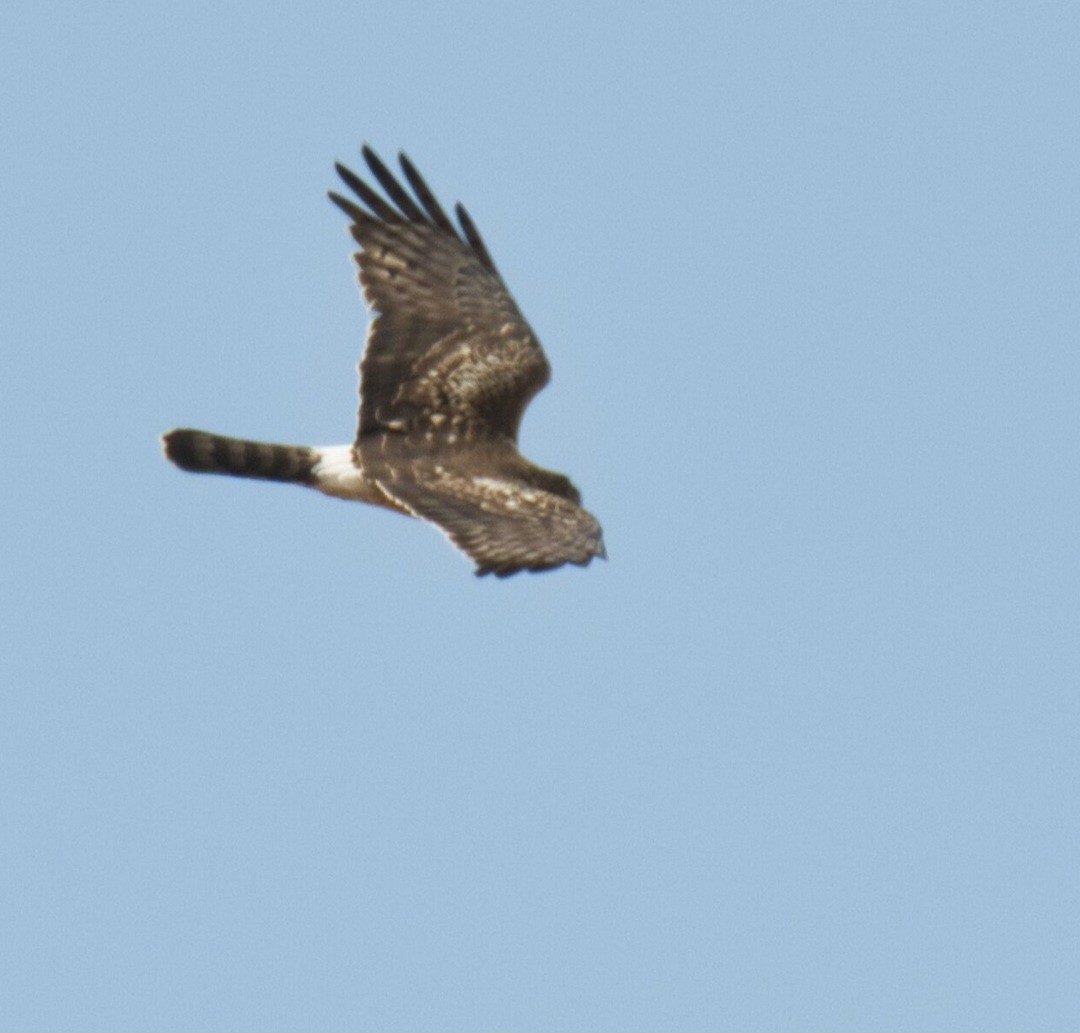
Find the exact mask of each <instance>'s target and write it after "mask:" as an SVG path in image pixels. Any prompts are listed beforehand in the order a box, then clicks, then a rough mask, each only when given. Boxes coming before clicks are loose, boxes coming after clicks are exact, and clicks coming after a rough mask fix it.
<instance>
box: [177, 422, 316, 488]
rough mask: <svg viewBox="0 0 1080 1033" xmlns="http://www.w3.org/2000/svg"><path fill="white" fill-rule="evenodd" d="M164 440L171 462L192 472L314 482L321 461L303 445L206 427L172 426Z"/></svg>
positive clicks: (312, 450)
mask: <svg viewBox="0 0 1080 1033" xmlns="http://www.w3.org/2000/svg"><path fill="white" fill-rule="evenodd" d="M161 443H162V445H163V446H164V448H165V457H166V458H167V459H168V460H169V461H170V462H173V463H175V464H176V465H177V466H179V467H180V469H181V470H191V471H192V472H193V473H222V474H228V475H229V476H231V477H257V478H259V479H261V480H265V481H290V482H293V483H296V484H312V483H313V481H314V477H313V473H312V471H313V470H314V469H315V464H316V463H317V462H318V461H319V453H318V452H317V451H316V450H315V449H313V448H306V447H305V446H303V445H267V444H264V443H263V442H261V441H241V440H240V439H239V438H226V437H223V436H222V435H220V434H208V433H207V432H206V431H204V430H187V429H183V430H170V431H169V432H168V433H167V434H165V435H163V436H162V438H161Z"/></svg>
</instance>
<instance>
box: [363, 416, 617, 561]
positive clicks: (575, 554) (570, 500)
mask: <svg viewBox="0 0 1080 1033" xmlns="http://www.w3.org/2000/svg"><path fill="white" fill-rule="evenodd" d="M382 445H383V447H382V448H381V449H379V450H378V451H379V452H382V453H384V456H383V458H384V460H385V461H384V462H379V461H378V460H376V461H375V462H374V463H373V464H372V465H373V467H374V469H373V470H372V471H371V472H372V473H373V474H374V475H375V477H376V478H377V480H378V481H379V483H380V485H381V486H382V487H383V488H384V490H385V491H386V492H387V493H388V494H390V495H391V496H392V497H393V498H394V499H395V501H397V502H400V503H401V504H402V505H404V506H405V507H406V508H407V509H408V510H409V511H410V512H412V513H413V514H414V515H415V516H418V517H420V518H421V519H423V520H427V521H429V522H431V523H433V524H435V525H437V526H438V527H439V528H441V529H442V530H443V531H444V532H445V534H446V535H447V537H449V539H450V540H451V541H452V542H453V543H454V544H455V545H456V546H457V547H458V548H459V549H461V550H462V551H463V552H465V553H466V554H467V555H468V556H470V557H471V558H472V559H473V560H474V561H475V563H476V573H477V574H495V575H496V576H497V577H506V576H507V575H509V574H515V573H517V572H518V571H520V570H550V569H551V568H553V567H561V566H562V565H563V564H564V563H576V564H578V565H580V566H584V565H585V564H587V563H588V562H589V561H590V560H591V559H592V558H593V557H594V556H605V555H606V553H605V552H604V541H603V536H602V533H601V530H600V525H599V524H598V523H597V521H596V518H595V517H593V515H592V514H591V513H589V512H587V511H586V510H584V509H582V508H581V507H580V506H579V505H578V504H577V499H578V494H577V491H576V489H575V488H574V487H573V485H571V484H570V482H569V481H568V480H567V479H566V478H565V477H563V476H562V475H560V474H553V473H551V472H549V471H546V470H540V469H539V468H537V467H534V466H532V464H531V463H528V462H527V461H525V460H523V459H522V458H521V457H520V456H519V455H518V454H517V451H516V450H515V449H514V448H513V446H512V445H510V444H500V445H488V444H482V445H480V446H478V447H476V448H470V447H469V446H463V447H457V448H454V449H447V450H445V451H443V452H441V453H434V454H430V453H424V452H420V451H418V450H416V449H413V448H410V447H409V446H408V444H407V443H406V442H404V441H402V439H401V438H400V436H399V435H387V436H385V437H384V439H383V442H382ZM399 451H400V454H398V455H395V454H394V453H397V452H399ZM387 453H388V454H387Z"/></svg>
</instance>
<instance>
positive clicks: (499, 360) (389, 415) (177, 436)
mask: <svg viewBox="0 0 1080 1033" xmlns="http://www.w3.org/2000/svg"><path fill="white" fill-rule="evenodd" d="M363 155H364V160H365V161H366V162H367V166H368V169H370V171H371V175H372V176H373V177H374V180H375V182H376V183H377V184H378V185H379V186H380V187H382V190H383V193H380V192H379V191H378V190H376V189H375V188H374V187H373V186H371V185H370V184H369V183H367V182H365V181H364V180H363V179H361V178H360V177H359V176H358V175H356V173H355V172H352V171H351V170H349V169H347V168H346V167H345V166H344V165H341V164H338V165H337V166H336V168H337V171H338V175H340V176H341V179H342V181H343V182H344V183H345V185H346V186H347V187H348V188H349V190H350V191H352V193H353V194H354V195H355V199H353V198H349V197H346V196H343V195H342V194H338V193H335V192H333V191H331V192H330V195H329V196H330V200H331V201H333V202H334V204H336V205H337V206H338V207H339V208H340V209H341V210H342V211H343V212H344V213H345V215H346V216H347V217H348V218H349V220H350V224H351V225H350V232H351V233H352V236H353V238H354V239H355V241H356V243H357V244H358V245H359V246H360V250H359V251H358V252H356V254H355V255H354V256H353V258H354V261H355V262H356V265H357V267H358V269H359V273H360V286H361V289H362V291H363V295H364V299H365V301H366V302H367V305H368V307H369V308H370V309H371V311H372V320H371V324H370V326H369V327H368V334H367V344H366V346H365V348H364V356H363V359H362V360H361V362H360V415H359V420H358V425H357V430H356V438H355V440H354V441H353V442H352V443H351V444H348V445H332V446H329V447H321V448H320V447H314V446H304V445H273V444H267V443H263V442H257V441H244V440H241V439H238V438H230V437H224V436H222V435H220V434H210V433H208V432H206V431H202V430H190V429H179V430H171V431H169V432H168V433H167V434H165V435H164V436H163V437H162V443H163V446H164V449H165V455H166V457H167V458H168V459H169V460H171V461H172V462H173V463H175V464H176V465H177V466H179V467H180V468H181V469H184V470H191V471H193V472H195V473H217V474H227V475H230V476H233V477H252V478H259V479H262V480H269V481H286V482H290V483H293V484H302V485H306V486H307V487H310V488H315V489H316V490H317V491H321V492H323V493H325V494H327V495H333V496H336V497H338V498H343V499H354V500H356V501H359V502H368V503H371V504H373V505H376V506H384V507H386V508H388V509H393V510H396V511H397V512H399V513H404V514H407V515H410V516H414V517H418V518H419V519H421V520H425V521H427V522H429V523H432V524H434V525H435V526H436V527H438V528H439V529H440V530H441V531H442V532H443V533H444V534H446V536H447V537H448V538H449V539H450V541H451V542H452V543H453V544H454V545H455V546H457V547H458V548H459V549H460V550H462V551H463V552H464V553H466V554H467V555H468V556H469V557H470V558H471V559H472V560H473V562H474V563H475V564H476V573H477V574H478V575H482V574H495V575H496V576H497V577H506V576H507V575H509V574H515V573H517V572H518V571H521V570H550V569H552V568H554V567H560V566H562V565H563V564H565V563H575V564H578V565H579V566H585V565H586V564H588V563H589V562H590V561H591V560H592V558H593V557H594V556H600V557H603V556H604V555H605V552H604V543H603V536H602V534H601V530H600V525H599V524H598V523H597V521H596V519H595V517H593V516H592V514H591V513H589V512H587V511H586V510H585V509H583V508H582V507H581V496H580V494H579V493H578V490H577V488H575V487H574V485H573V484H572V483H571V482H570V480H569V478H567V477H565V476H563V475H562V474H561V473H555V472H554V471H551V470H545V469H542V468H541V467H539V466H535V465H534V464H533V463H530V462H529V460H527V459H526V458H525V457H524V456H522V455H521V453H520V452H518V450H517V434H518V426H519V424H520V423H521V416H522V413H524V411H525V407H526V406H527V405H528V404H529V401H530V400H531V399H532V397H533V395H535V394H536V393H537V392H538V391H539V390H540V389H541V388H542V387H543V386H544V385H545V384H546V383H547V382H548V379H549V377H550V375H551V368H550V366H549V365H548V361H547V358H546V357H545V355H544V352H543V349H542V348H541V347H540V342H539V341H538V340H537V339H536V336H535V335H534V334H533V332H532V330H531V328H530V327H529V324H528V323H527V322H526V321H525V317H524V316H522V314H521V312H520V311H519V310H518V307H517V304H516V303H515V302H514V299H513V298H512V297H511V295H510V291H509V290H508V289H507V287H506V284H505V283H503V280H502V277H501V276H500V275H499V272H498V270H497V269H496V268H495V263H494V262H493V261H492V260H491V255H490V254H489V253H488V249H487V247H486V246H485V244H484V241H483V240H482V239H481V237H480V234H479V233H478V232H477V230H476V227H475V226H474V225H473V221H472V219H470V218H469V215H468V213H467V212H466V211H465V209H464V208H463V207H462V206H461V205H460V204H459V205H458V206H457V208H456V215H457V220H458V225H459V226H460V229H459V228H458V226H455V225H454V223H453V222H452V221H451V220H450V218H449V217H448V216H447V214H446V212H445V211H443V208H442V206H441V205H440V204H439V202H438V201H437V200H436V199H435V195H434V194H433V193H432V192H431V190H430V189H429V188H428V185H427V183H425V182H424V180H423V178H422V177H421V175H420V173H419V172H417V170H416V167H415V166H414V165H413V164H412V162H410V161H409V159H408V158H407V157H406V156H405V155H404V154H400V155H399V160H400V162H401V171H402V172H403V173H404V175H405V180H406V181H407V182H408V185H409V187H411V188H412V193H410V192H409V190H407V189H406V188H405V186H404V185H403V184H402V183H401V182H400V181H399V180H398V179H397V178H396V177H395V176H394V174H393V173H392V172H391V171H390V169H388V168H387V167H386V165H384V164H383V162H382V161H381V160H380V159H379V157H378V155H376V154H375V152H374V151H372V150H371V148H369V147H367V146H365V147H364V149H363ZM384 195H385V196H384ZM358 202H359V203H358Z"/></svg>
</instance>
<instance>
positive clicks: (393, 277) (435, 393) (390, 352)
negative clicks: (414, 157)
mask: <svg viewBox="0 0 1080 1033" xmlns="http://www.w3.org/2000/svg"><path fill="white" fill-rule="evenodd" d="M363 155H364V159H365V161H366V162H367V164H368V168H369V169H370V170H371V173H372V175H373V176H374V177H375V179H376V181H377V182H378V183H379V185H380V186H381V187H382V188H383V190H384V191H385V193H386V197H383V196H382V195H381V194H379V193H378V192H377V191H376V190H375V189H374V188H373V187H371V186H369V185H368V184H367V183H366V182H364V180H362V179H361V178H360V177H359V176H357V175H356V174H355V173H354V172H351V171H350V170H349V169H347V168H345V167H344V166H343V165H340V164H339V165H337V171H338V174H339V175H340V176H341V178H342V179H343V180H344V182H345V183H346V185H347V186H348V187H349V188H350V189H351V190H352V191H353V192H354V193H355V194H356V197H357V198H358V199H359V201H360V202H362V204H363V205H364V206H365V207H361V206H360V205H359V204H357V203H355V202H354V201H352V200H349V199H348V198H345V197H342V196H341V195H340V194H336V193H333V192H332V193H331V194H330V198H331V200H332V201H333V202H334V203H335V204H336V205H337V206H338V207H339V208H341V209H342V211H344V212H345V214H346V215H348V217H349V218H350V219H351V220H352V226H351V231H352V235H353V237H354V239H355V240H356V242H357V243H358V244H359V245H360V248H361V250H360V251H359V252H358V253H357V254H356V255H355V260H356V263H357V265H358V266H359V268H360V283H361V286H362V287H363V290H364V297H365V299H366V300H367V303H368V304H369V305H370V306H371V308H372V309H373V312H374V319H373V321H372V323H371V327H370V329H369V331H368V340H367V347H366V349H365V351H364V358H363V361H362V362H361V364H360V378H361V379H360V419H359V426H358V430H357V444H358V446H359V447H360V449H361V452H362V453H363V451H364V439H365V437H368V436H370V435H378V434H379V433H380V432H381V431H396V432H401V431H404V432H406V433H409V434H412V432H419V433H421V434H426V433H433V434H434V433H438V434H439V435H440V436H442V435H445V434H453V435H455V436H457V437H461V438H463V439H473V440H475V439H477V438H492V437H497V438H498V437H501V438H509V439H510V440H511V441H514V440H516V438H517V430H518V425H519V423H520V421H521V414H522V413H523V412H524V410H525V406H526V405H527V404H528V402H529V399H531V398H532V396H533V395H534V394H536V392H537V391H539V390H540V388H542V387H543V386H544V384H546V383H547V380H548V377H549V375H550V369H549V367H548V363H547V359H546V358H545V357H544V353H543V351H542V349H541V348H540V344H539V342H538V341H537V340H536V337H535V336H534V335H533V332H532V330H531V329H530V328H529V324H528V323H526V322H525V319H524V317H523V316H522V315H521V313H520V312H519V311H518V307H517V305H516V304H515V303H514V299H513V298H512V297H511V296H510V292H509V291H508V290H507V289H506V285H505V284H504V283H503V281H502V278H501V277H500V276H499V273H498V271H497V270H496V268H495V264H494V263H493V262H492V261H491V256H490V255H489V254H488V251H487V248H486V247H485V246H484V242H483V240H482V239H481V238H480V235H479V233H477V231H476V227H475V226H474V225H473V223H472V220H471V219H470V218H469V216H468V214H467V213H466V211H465V209H464V208H462V207H461V205H458V206H457V217H458V221H459V223H460V226H461V232H460V233H459V232H458V230H457V229H455V227H454V224H453V223H452V222H451V221H450V219H449V218H448V217H447V215H446V213H445V212H444V211H443V209H442V207H441V206H440V205H439V202H438V201H437V200H436V199H435V196H434V195H433V194H432V192H431V190H430V189H429V188H428V186H427V184H426V183H425V182H424V180H423V179H422V178H421V176H420V174H419V172H417V171H416V169H415V167H414V166H413V165H412V163H411V162H410V161H409V160H408V158H406V157H405V155H404V154H401V155H400V156H399V157H400V161H401V168H402V171H403V172H404V174H405V178H406V180H407V181H408V183H409V185H410V186H411V187H412V189H413V191H414V193H415V198H414V197H413V195H412V194H410V193H409V192H408V191H407V190H406V189H405V187H404V186H403V185H402V184H401V183H400V182H399V181H398V180H397V179H396V178H395V177H394V175H393V174H392V173H391V172H390V170H389V169H388V168H387V167H386V166H385V165H384V164H383V163H382V162H381V161H380V160H379V158H378V156H377V155H376V154H375V153H374V152H373V151H372V150H371V149H370V148H369V147H367V146H365V147H364V149H363ZM387 198H389V200H387Z"/></svg>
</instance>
